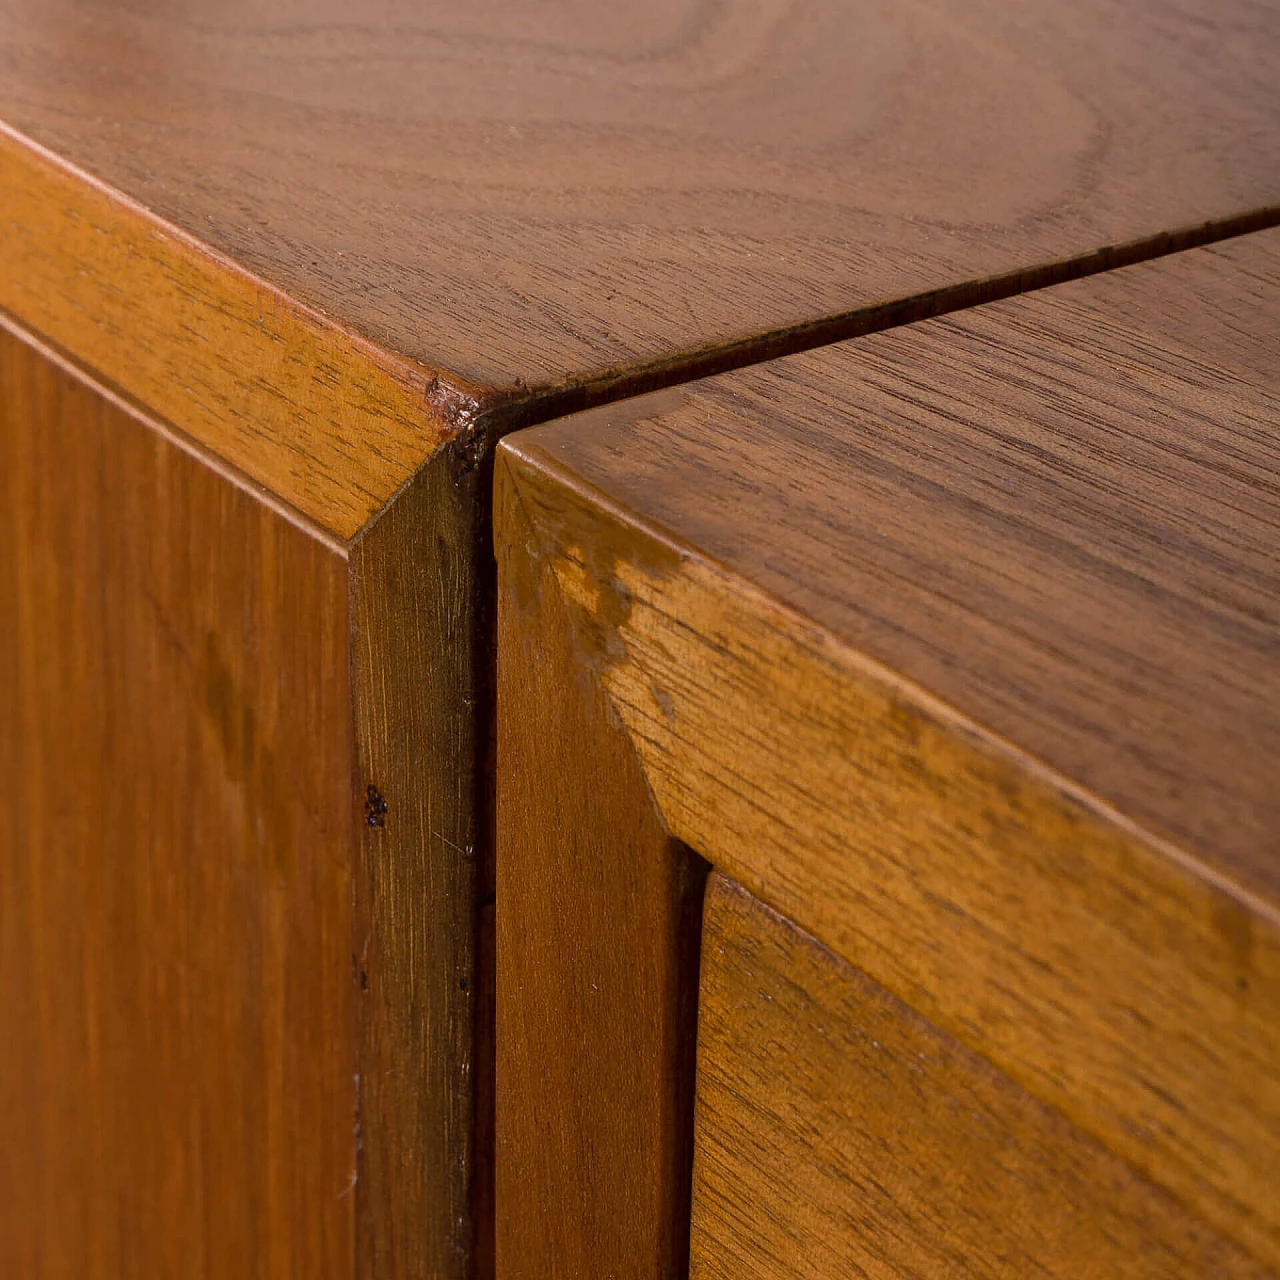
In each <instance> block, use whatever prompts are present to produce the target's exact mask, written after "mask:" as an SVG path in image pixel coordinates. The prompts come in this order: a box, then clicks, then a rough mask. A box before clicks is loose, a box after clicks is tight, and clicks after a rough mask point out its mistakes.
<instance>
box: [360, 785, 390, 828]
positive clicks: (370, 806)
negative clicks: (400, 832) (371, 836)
mask: <svg viewBox="0 0 1280 1280" xmlns="http://www.w3.org/2000/svg"><path fill="white" fill-rule="evenodd" d="M364 820H365V822H367V823H368V824H369V826H371V827H385V826H386V825H387V802H386V801H385V800H384V799H383V798H382V792H381V791H379V790H378V788H377V787H375V786H374V785H373V783H372V782H371V783H369V785H368V787H366V788H365V793H364Z"/></svg>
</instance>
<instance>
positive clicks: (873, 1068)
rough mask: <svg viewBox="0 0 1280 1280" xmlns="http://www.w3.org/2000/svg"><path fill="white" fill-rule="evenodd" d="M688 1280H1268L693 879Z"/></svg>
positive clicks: (810, 949) (737, 899)
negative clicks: (1209, 1279)
mask: <svg viewBox="0 0 1280 1280" xmlns="http://www.w3.org/2000/svg"><path fill="white" fill-rule="evenodd" d="M695 1149H696V1155H695V1161H694V1187H693V1214H692V1253H693V1263H692V1266H691V1268H690V1275H691V1277H693V1280H708V1278H710V1277H725V1278H726V1280H727V1278H728V1277H733V1278H734V1280H753V1278H759V1280H766V1278H771V1277H781V1276H798V1277H803V1278H805V1280H809V1278H813V1280H818V1278H819V1277H823V1278H827V1277H833V1276H901V1275H911V1276H922V1277H938V1278H939V1280H941V1278H942V1277H947V1278H948V1280H950V1278H951V1277H971V1276H984V1277H995V1276H1008V1277H1020V1276H1026V1275H1038V1276H1046V1277H1049V1276H1062V1277H1070V1278H1071V1280H1079V1278H1080V1277H1086V1276H1091V1277H1092V1276H1096V1277H1099V1278H1101V1277H1105V1276H1117V1275H1124V1276H1133V1277H1135V1280H1137V1278H1139V1277H1150V1278H1151V1280H1155V1277H1161V1278H1162V1280H1167V1278H1168V1277H1172V1276H1187V1277H1192V1276H1210V1275H1212V1276H1241V1277H1243V1276H1249V1277H1256V1278H1258V1280H1262V1278H1264V1277H1270V1276H1274V1274H1275V1272H1273V1271H1271V1270H1269V1269H1268V1268H1266V1267H1263V1266H1261V1265H1260V1264H1259V1263H1257V1262H1256V1261H1255V1260H1254V1259H1252V1258H1250V1257H1249V1255H1248V1254H1247V1253H1246V1252H1245V1251H1244V1250H1242V1249H1241V1248H1240V1247H1239V1246H1238V1245H1235V1244H1233V1243H1232V1241H1230V1240H1229V1239H1226V1238H1225V1237H1223V1236H1222V1235H1221V1234H1219V1233H1218V1232H1216V1231H1214V1230H1212V1229H1211V1228H1209V1227H1207V1226H1206V1225H1205V1223H1204V1222H1202V1221H1201V1220H1199V1219H1198V1218H1196V1217H1195V1216H1194V1215H1192V1214H1189V1213H1187V1211H1186V1210H1185V1208H1184V1207H1183V1206H1182V1205H1180V1204H1179V1203H1178V1202H1177V1201H1176V1200H1175V1199H1174V1198H1173V1197H1172V1196H1170V1195H1168V1194H1167V1193H1165V1192H1162V1191H1160V1190H1159V1189H1158V1188H1156V1187H1153V1186H1152V1185H1151V1184H1150V1183H1149V1182H1147V1181H1146V1180H1145V1179H1143V1178H1141V1177H1140V1176H1138V1175H1136V1174H1135V1173H1134V1171H1133V1170H1132V1169H1131V1168H1129V1166H1128V1165H1126V1164H1125V1163H1124V1162H1123V1161H1122V1160H1119V1159H1117V1158H1116V1156H1115V1155H1114V1154H1112V1153H1111V1152H1110V1151H1107V1150H1106V1148H1105V1147H1103V1146H1101V1145H1100V1144H1098V1143H1096V1142H1092V1141H1090V1140H1089V1138H1087V1137H1086V1136H1085V1135H1084V1134H1082V1133H1081V1132H1080V1131H1079V1130H1078V1129H1076V1128H1074V1127H1073V1126H1072V1125H1071V1124H1070V1123H1068V1122H1067V1121H1066V1120H1065V1119H1063V1117H1062V1116H1061V1115H1058V1114H1057V1113H1056V1112H1054V1111H1053V1109H1052V1108H1050V1107H1046V1106H1045V1105H1044V1104H1043V1103H1040V1102H1037V1101H1036V1100H1035V1099H1034V1098H1032V1097H1030V1096H1029V1095H1028V1094H1027V1093H1026V1092H1025V1091H1024V1090H1022V1089H1020V1088H1018V1087H1017V1085H1015V1084H1013V1083H1012V1082H1011V1081H1010V1080H1009V1079H1007V1078H1006V1077H1004V1076H1002V1075H1001V1074H1000V1073H999V1072H997V1071H993V1070H992V1069H991V1067H990V1065H989V1064H988V1063H986V1062H983V1061H982V1059H981V1058H979V1057H978V1056H977V1055H976V1054H974V1053H971V1052H969V1051H968V1050H966V1049H965V1048H964V1047H963V1046H962V1045H959V1044H957V1043H956V1042H955V1041H954V1040H952V1039H951V1038H950V1037H948V1036H945V1035H943V1034H941V1033H940V1032H939V1031H938V1030H937V1028H935V1027H931V1026H930V1025H929V1024H928V1023H927V1022H926V1021H925V1020H924V1019H923V1018H921V1017H920V1015H919V1014H917V1013H915V1012H914V1011H912V1010H911V1009H909V1008H907V1007H906V1006H905V1005H903V1004H902V1003H901V1002H899V1001H897V1000H895V999H894V998H893V997H892V996H891V995H889V994H888V993H887V992H886V991H885V990H884V989H883V988H882V987H879V986H877V985H876V984H875V983H874V982H872V981H871V980H870V979H869V978H867V977H866V975H865V974H862V973H859V972H858V970H856V969H854V968H853V967H852V966H851V965H848V964H846V963H845V962H844V961H842V960H840V959H839V958H838V957H837V956H835V955H833V954H832V953H831V952H830V951H828V950H827V949H826V948H825V947H823V946H822V945H821V944H820V943H818V942H816V941H815V940H814V939H813V938H811V937H809V936H808V935H807V934H805V933H803V932H801V931H800V930H799V929H797V928H796V927H795V926H794V925H793V924H790V923H789V922H788V921H787V920H785V919H784V918H783V917H781V916H779V915H777V914H776V913H775V912H772V911H770V910H769V909H768V908H767V907H765V906H763V905H762V904H761V903H760V902H759V901H757V900H756V899H754V898H752V897H751V895H750V894H748V893H746V892H745V891H744V890H743V889H742V888H741V887H739V886H737V885H735V884H734V883H733V882H732V881H730V880H725V879H724V877H723V876H720V875H714V876H712V877H711V880H710V881H709V883H708V885H707V901H706V915H705V918H704V930H703V950H702V973H701V992H700V996H699V1002H698V1097H697V1133H696V1139H695Z"/></svg>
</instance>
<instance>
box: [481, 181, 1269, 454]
mask: <svg viewBox="0 0 1280 1280" xmlns="http://www.w3.org/2000/svg"><path fill="white" fill-rule="evenodd" d="M1277 226H1280V205H1268V206H1266V207H1263V208H1260V209H1253V210H1249V211H1247V212H1245V213H1240V214H1237V215H1234V216H1232V217H1230V218H1219V219H1214V220H1212V221H1209V222H1203V223H1196V224H1194V225H1192V226H1188V227H1180V228H1176V229H1174V230H1171V231H1161V232H1157V233H1156V234H1154V235H1149V236H1142V237H1139V238H1138V239H1136V240H1130V241H1125V242H1124V243H1122V244H1117V245H1105V246H1103V247H1101V248H1098V249H1092V250H1089V251H1088V252H1086V253H1081V254H1077V255H1074V256H1071V257H1067V258H1061V259H1057V260H1055V261H1052V262H1047V263H1044V264H1041V265H1039V266H1032V267H1025V268H1018V269H1016V270H1013V271H1008V272H1003V273H1001V274H1000V275H995V276H989V277H986V278H980V279H974V280H966V281H962V282H960V283H958V284H954V285H947V286H945V287H943V288H939V289H931V290H926V291H925V292H923V293H917V294H912V295H911V296H909V297H905V298H897V299H891V300H888V301H883V302H876V303H869V304H867V305H866V306H862V307H856V308H854V309H852V310H850V311H843V312H838V313H836V314H833V315H827V316H823V317H820V318H818V319H815V320H808V321H804V322H802V323H800V324H795V325H784V326H782V327H780V328H777V329H770V330H763V331H761V332H759V333H754V334H748V335H744V336H742V337H738V338H727V339H724V340H723V341H720V342H714V343H709V344H708V345H707V346H705V347H696V348H692V349H690V350H686V351H681V352H678V353H676V354H675V355H671V356H666V357H663V358H661V359H658V360H652V361H648V362H645V363H639V364H636V365H634V366H626V365H621V366H615V367H614V368H611V369H606V370H603V371H601V372H598V373H595V374H591V375H589V376H586V377H583V378H581V379H573V380H571V381H568V382H564V383H561V384H557V385H552V386H545V387H539V388H535V389H534V390H532V391H531V392H530V393H529V394H528V395H527V396H526V397H525V398H524V399H523V400H519V401H514V400H512V401H506V400H504V401H503V402H502V403H500V404H496V405H495V406H494V407H493V408H492V409H489V410H487V411H486V414H485V416H486V418H487V419H488V420H489V421H491V422H493V423H494V424H495V425H496V427H497V432H496V434H497V435H498V436H501V435H504V434H506V433H508V432H509V431H512V430H517V429H520V428H523V427H531V426H536V425H538V424H539V423H542V422H546V421H549V420H550V419H553V418H562V417H567V416H568V415H570V414H573V413H580V412H582V411H583V410H585V409H591V408H595V407H596V406H598V405H604V404H610V403H616V402H618V401H622V400H626V399H629V398H631V397H633V396H639V395H644V394H647V393H648V392H651V391H660V390H663V389H664V388H668V387H674V386H678V385H680V384H682V383H686V382H693V381H696V380H698V379H701V378H708V377H714V376H715V375H717V374H721V373H728V372H730V371H731V370H734V369H742V368H746V367H748V366H751V365H757V364H764V363H766V362H768V361H771V360H776V359H778V358H779V357H781V356H787V355H795V354H797V353H798V352H801V351H812V350H814V349H815V348H818V347H826V346H831V345H833V344H834V343H837V342H845V341H847V340H848V339H850V338H860V337H865V336H867V335H868V334H872V333H880V332H882V331H884V330H886V329H896V328H899V327H901V326H902V325H908V324H916V323H918V322H920V321H921V320H929V319H932V318H934V317H935V316H942V315H949V314H951V313H952V312H956V311H966V310H969V309H970V308H972V307H980V306H985V305H986V304H987V303H990V302H1000V301H1003V300H1004V299H1007V298H1012V297H1016V296H1018V295H1020V294H1024V293H1036V292H1038V291H1039V290H1041V289H1048V288H1052V287H1053V286H1055V285H1059V284H1066V283H1068V282H1070V281H1072V280H1080V279H1084V278H1085V277H1087V276H1093V275H1101V274H1104V273H1106V272H1109V271H1117V270H1120V269H1122V268H1124V267H1132V266H1137V265H1138V264H1139V263H1142V262H1149V261H1153V260H1155V259H1158V258H1164V257H1169V256H1170V255H1173V254H1177V253H1184V252H1186V251H1187V250H1189V249H1198V248H1202V247H1204V246H1206V245H1210V244H1217V243H1220V242H1222V241H1224V240H1232V239H1235V238H1237V237H1239V236H1244V235H1251V234H1253V233H1255V232H1258V231H1267V230H1270V229H1271V228H1273V227H1277Z"/></svg>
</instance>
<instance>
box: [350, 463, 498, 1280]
mask: <svg viewBox="0 0 1280 1280" xmlns="http://www.w3.org/2000/svg"><path fill="white" fill-rule="evenodd" d="M454 462H455V459H454V458H453V457H452V456H451V454H450V452H449V451H439V452H437V453H436V454H435V455H433V456H432V458H430V459H429V460H428V462H427V463H426V464H425V465H424V466H423V468H422V469H421V470H420V471H419V472H418V473H417V475H415V476H414V478H413V480H412V481H411V482H410V483H409V484H408V485H406V486H405V488H404V489H403V490H402V491H401V492H400V494H399V495H398V496H397V497H396V499H395V501H394V502H393V503H392V504H391V505H390V507H389V508H388V509H387V510H385V511H384V512H383V514H382V515H381V517H380V518H379V519H378V521H377V522H376V523H375V524H374V525H373V526H372V527H371V528H370V529H369V530H368V531H367V532H366V533H365V534H364V535H363V536H362V537H361V539H360V540H359V541H358V542H357V543H356V545H355V546H354V547H353V548H352V551H351V601H352V614H351V622H352V680H353V685H352V687H353V692H354V696H355V726H356V750H357V783H358V787H359V791H360V800H361V804H362V806H363V813H362V816H361V832H362V839H361V850H362V853H361V857H360V859H359V861H358V863H357V875H356V942H355V953H356V963H357V974H356V978H357V983H358V988H359V990H358V994H357V1000H358V1016H357V1028H358V1032H357V1039H358V1048H357V1071H358V1072H359V1099H360V1152H359V1168H360V1175H359V1185H358V1189H357V1209H356V1215H357V1217H356V1222H357V1226H356V1233H357V1241H356V1254H357V1271H358V1274H359V1275H360V1276H361V1277H362V1280H373V1278H374V1277H377V1278H378V1280H384V1278H385V1280H418V1278H419V1277H431V1280H437V1278H445V1277H448V1278H452V1280H461V1278H462V1277H465V1276H469V1275H472V1274H476V1275H479V1276H481V1277H483V1276H484V1275H485V1274H487V1272H488V1271H489V1270H490V1263H489V1255H490V1246H489V1239H490V1234H491V1230H492V1226H491V1221H490V1210H489V1203H490V1202H489V1195H488V1187H489V1174H488V1150H489V1147H490V1146H491V1139H490V1137H489V1136H488V1133H487V1119H486V1118H487V1116H488V1110H489V1109H488V1107H487V1106H486V1105H484V1104H485V1101H486V1098H487V1095H488V1093H490V1092H491V1085H490V1084H489V1083H488V1080H489V1076H490V1069H489V1067H488V1062H489V1058H490V1056H491V1053H492V1050H491V1048H490V1047H489V1044H488V1035H487V1030H486V1025H487V1023H488V1021H489V1020H491V1016H492V1015H491V1014H490V1013H488V1012H487V1008H488V1005H487V1002H486V1001H485V1000H484V999H483V998H482V992H484V991H485V990H486V989H487V987H486V983H487V980H488V974H487V972H486V971H485V966H484V964H483V961H482V957H478V955H477V951H478V941H477V940H478V937H479V936H480V931H481V924H482V921H483V920H484V919H485V918H486V916H487V915H488V913H489V912H488V906H487V901H486V899H487V897H488V895H486V893H485V875H484V871H483V869H484V867H485V865H486V864H487V859H486V858H485V856H484V848H485V845H486V840H487V835H486V832H487V819H486V813H487V804H488V802H487V801H486V800H485V799H484V796H483V795H482V792H481V777H482V773H481V770H482V768H483V766H484V759H483V756H484V753H485V750H486V744H487V741H488V735H487V732H486V728H487V724H488V712H487V706H488V698H487V696H486V694H485V690H484V680H485V672H486V671H487V665H486V664H485V662H484V660H483V655H485V654H486V653H487V651H488V646H489V644H490V638H489V626H488V623H487V622H486V617H487V614H486V608H487V606H486V603H485V602H486V600H487V599H488V598H489V592H490V591H491V587H490V586H489V581H490V578H491V574H490V575H488V576H486V574H485V565H486V563H487V562H488V561H489V559H490V557H491V553H490V552H489V550H488V546H487V537H486V538H485V539H484V541H483V542H482V540H481V530H482V520H483V510H487V504H483V509H482V505H481V504H480V503H479V496H480V494H481V486H480V482H479V477H478V474H477V473H476V472H475V471H472V470H468V469H466V468H462V467H455V465H454ZM477 1098H478V1099H479V1100H480V1102H481V1107H480V1110H479V1111H477V1109H476V1101H477Z"/></svg>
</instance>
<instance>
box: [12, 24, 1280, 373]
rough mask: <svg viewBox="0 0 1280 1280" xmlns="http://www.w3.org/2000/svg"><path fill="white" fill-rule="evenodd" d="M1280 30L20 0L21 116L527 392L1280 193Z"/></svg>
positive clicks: (266, 268)
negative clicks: (1279, 65) (1279, 71)
mask: <svg viewBox="0 0 1280 1280" xmlns="http://www.w3.org/2000/svg"><path fill="white" fill-rule="evenodd" d="M1278 55H1280V24H1277V22H1276V21H1275V17H1274V14H1273V13H1272V12H1271V10H1270V9H1269V8H1268V7H1266V6H1258V5H1255V4H1252V3H1249V2H1248V0H1214V2H1213V3H1209V0H1181V2H1170V0H1143V2H1142V3H1139V4H1131V3H1125V2H1123V0H1072V2H1071V3H1066V4H1063V3H1053V2H1052V0H1036V2H1035V3H1033V4H1030V5H1024V6H1021V7H1020V8H1019V9H1018V10H1017V11H1016V12H1011V11H1010V10H1009V9H1008V7H1007V6H1006V5H1004V4H1002V3H1000V0H982V2H980V3H975V4H969V5H966V6H965V7H964V9H963V11H959V10H957V9H956V8H955V7H954V6H951V5H946V4H944V3H931V2H929V0H913V2H912V3H898V2H897V0H861V2H860V3H858V4H856V5H852V6H851V5H849V4H847V3H844V2H843V0H822V2H821V3H807V4H799V3H794V2H791V3H788V2H786V0H732V2H731V3H725V4H718V3H711V2H710V0H656V2H655V3H652V4H649V5H646V6H645V7H644V8H643V9H636V8H631V7H627V6H617V5H599V4H597V3H594V0H591V2H588V0H558V2H556V3H550V4H543V5H538V6H534V7H530V6H528V5H527V4H524V3H521V2H520V0H484V3H479V4H471V5H466V6H458V5H443V4H436V5H427V6H424V5H422V4H418V3H413V2H411V0H369V2H368V3H365V4H363V5H361V6H360V7H359V9H358V11H357V10H354V9H352V7H351V6H350V5H349V4H346V3H340V2H339V0H324V2H323V3H316V2H315V0H265V2H264V0H255V2H254V3H249V2H248V0H239V2H237V3H230V4H228V3H218V4H213V3H208V2H204V3H189V4H185V5H182V6H179V7H177V8H174V7H172V6H161V7H157V6H154V5H150V6H138V5H136V4H131V3H125V2H124V0H93V2H91V3H85V2H84V0H10V3H8V4H6V5H4V6H3V8H2V9H0V59H2V63H0V66H2V68H3V74H0V118H3V119H4V120H6V121H7V122H9V123H10V124H11V125H13V126H14V127H16V128H17V129H20V130H21V131H23V132H24V133H26V134H28V135H29V136H31V137H32V138H34V139H36V140H37V141H38V142H41V143H43V144H45V145H47V146H49V147H51V148H53V149H54V150H55V151H57V152H58V153H59V154H60V155H63V156H65V157H66V158H68V159H69V160H71V161H72V162H73V163H76V164H79V165H81V166H83V167H84V168H86V169H87V170H89V171H90V172H92V173H94V174H96V175H98V176H99V177H101V178H102V179H104V180H105V181H106V182H108V183H110V184H111V185H112V186H114V187H117V188H119V189H120V190H121V191H123V192H126V193H127V194H128V195H130V196H132V197H133V198H135V199H137V200H138V201H140V202H141V203H142V204H144V205H145V206H147V207H148V208H150V209H153V210H155V211H156V212H157V213H159V214H160V215H161V216H163V217H165V218H168V219H170V220H171V221H172V222H173V223H175V224H176V225H177V226H179V227H181V228H182V229H183V230H184V231H186V232H188V233H190V234H191V235H193V236H195V237H197V238H198V239H199V240H201V241H202V242H205V243H208V244H209V245H211V246H213V247H214V248H215V249H217V250H218V251H220V252H221V253H223V254H225V255H226V256H228V257H229V258H231V259H232V260H234V261H235V262H237V263H239V264H241V265H242V266H244V267H246V268H248V269H249V270H251V271H253V272H256V273H257V274H259V275H261V276H262V277H263V278H264V279H266V280H268V281H270V282H271V283H272V284H273V285H275V286H277V287H278V288H280V289H282V290H284V291H285V292H286V293H287V294H288V295H289V296H290V297H292V298H294V299H296V300H297V301H299V302H302V303H305V304H308V305H310V306H313V307H316V308H318V309H320V310H321V311H323V312H324V313H325V314H326V315H328V316H331V317H333V318H335V319H336V320H338V321H339V322H340V323H342V324H343V325H346V326H348V327H349V328H351V329H352V330H353V331H355V332H357V333H359V334H361V335H363V336H364V337H366V338H369V339H371V340H373V341H374V342H376V343H378V344H379V345H380V346H382V347H383V348H385V349H386V350H389V351H394V352H397V353H399V354H400V355H401V356H404V357H407V358H408V359H410V360H414V361H419V362H421V363H422V364H424V365H425V366H429V367H430V368H439V369H443V370H446V371H448V372H449V373H450V374H452V375H456V377H457V378H460V379H462V380H463V381H468V382H471V383H475V384H480V385H484V386H489V387H501V388H507V389H509V390H510V391H512V392H513V393H514V394H524V393H525V391H527V389H529V388H537V387H557V386H562V385H567V384H572V383H574V382H578V381H581V380H584V379H586V380H591V379H606V380H607V379H608V378H609V377H610V376H611V374H612V373H616V372H617V371H619V370H626V369H630V368H634V367H637V366H640V365H650V364H653V363H654V362H661V361H663V360H667V359H671V358H674V357H676V356H677V355H678V354H679V353H689V352H694V351H698V350H701V349H704V348H707V347H715V346H720V345H723V344H725V343H731V342H733V341H736V340H739V339H752V338H754V337H755V336H756V335H760V334H761V333H763V332H765V331H771V330H786V329H788V328H789V327H790V326H797V325H799V326H806V325H810V324H812V323H813V322H815V321H821V320H823V319H824V318H827V317H833V316H845V317H846V318H848V317H850V316H852V315H853V314H854V313H859V312H861V311H863V310H865V309H867V308H874V307H877V306H881V305H882V304H886V303H893V302H894V301H895V300H900V299H904V298H909V297H915V296H918V295H928V294H931V293H933V292H934V291H938V290H945V289H947V288H950V287H953V286H958V285H966V284H969V283H972V282H981V281H985V280H989V279H990V278H992V277H995V276H1001V275H1004V274H1006V273H1010V272H1013V273H1019V272H1032V273H1034V272H1036V271H1037V270H1039V269H1041V268H1043V267H1045V266H1046V265H1047V264H1052V263H1060V262H1062V261H1064V260H1069V259H1072V258H1075V257H1077V256H1079V255H1085V254H1089V253H1091V252H1092V251H1095V250H1098V249H1100V248H1103V247H1105V246H1115V245H1122V244H1126V243H1130V242H1134V241H1139V240H1142V239H1144V238H1146V237H1150V236H1159V235H1161V234H1163V233H1166V232H1170V231H1173V230H1176V229H1179V228H1190V227H1194V226H1198V225H1200V224H1203V223H1205V222H1208V221H1213V220H1218V219H1224V218H1233V217H1236V216H1238V215H1240V214H1243V213H1247V212H1249V211H1256V210H1260V209H1264V208H1267V209H1271V210H1272V211H1274V210H1275V209H1276V207H1277V205H1280V176H1278V174H1277V170H1276V166H1275V165H1274V164H1273V163H1272V156H1273V155H1274V153H1275V149H1276V144H1277V142H1278V141H1280V113H1278V112H1277V105H1278V102H1280V98H1278V92H1280V91H1278V90H1277V88H1276V77H1275V75H1274V67H1275V63H1276V59H1277V56H1278ZM6 216H7V211H6ZM1031 278H1033V277H1027V278H1025V279H1023V280H1022V281H1021V283H1022V284H1025V283H1027V282H1028V281H1029V280H1030V279H1031ZM966 296H967V297H968V299H969V300H972V298H973V297H974V296H977V295H976V294H974V293H972V292H971V293H970V294H968V295H966ZM953 301H955V300H953ZM31 323H33V324H34V323H35V322H34V321H32V322H31ZM51 336H52V337H54V338H56V339H57V340H58V341H60V342H65V340H64V339H63V338H62V337H61V335H59V334H52V335H51ZM65 345H67V346H68V347H71V346H72V344H70V343H65ZM73 349H74V348H73Z"/></svg>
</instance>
